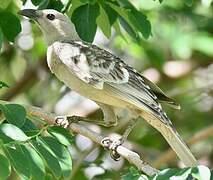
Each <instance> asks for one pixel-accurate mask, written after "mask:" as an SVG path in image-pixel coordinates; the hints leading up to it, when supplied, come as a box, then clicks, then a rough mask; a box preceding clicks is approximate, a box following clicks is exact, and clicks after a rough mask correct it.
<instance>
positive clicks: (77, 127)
mask: <svg viewBox="0 0 213 180" xmlns="http://www.w3.org/2000/svg"><path fill="white" fill-rule="evenodd" d="M9 103H11V102H6V101H2V100H0V104H9ZM23 106H24V107H25V109H26V111H27V114H28V116H33V117H38V118H40V119H43V120H44V121H45V122H46V123H48V124H50V125H54V124H56V122H55V119H56V117H57V116H56V115H55V114H54V113H48V112H45V111H44V110H42V109H41V108H38V107H33V106H26V105H23ZM69 119H70V120H72V119H71V118H69ZM80 119H82V118H81V117H80ZM75 120H76V117H74V121H75ZM68 128H69V130H71V131H73V132H75V133H77V134H81V135H83V136H85V137H87V138H89V139H91V140H92V141H93V142H95V143H97V144H99V145H101V146H103V144H102V140H103V139H104V138H105V137H104V136H102V135H101V134H98V133H96V132H94V131H92V130H90V129H88V128H87V127H85V126H84V125H82V124H79V123H71V124H69V126H68ZM116 152H117V153H118V154H119V155H120V156H122V157H123V158H125V159H126V160H128V161H129V163H131V164H133V165H135V166H136V167H137V168H138V169H139V170H140V171H143V172H144V173H146V174H147V175H149V176H151V175H154V174H156V173H157V172H158V170H157V169H155V168H153V167H151V166H150V165H149V164H147V163H146V162H145V161H143V160H142V158H141V157H140V156H139V155H138V154H137V153H136V152H134V151H131V150H129V149H127V148H126V147H124V146H122V145H120V146H118V147H117V149H116Z"/></svg>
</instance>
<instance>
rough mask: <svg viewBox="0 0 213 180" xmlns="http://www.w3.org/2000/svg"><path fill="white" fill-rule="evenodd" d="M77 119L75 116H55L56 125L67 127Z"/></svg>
mask: <svg viewBox="0 0 213 180" xmlns="http://www.w3.org/2000/svg"><path fill="white" fill-rule="evenodd" d="M78 121H79V120H78V117H77V116H57V117H56V118H55V123H56V125H58V126H62V127H63V128H68V127H69V125H70V124H71V123H73V122H78Z"/></svg>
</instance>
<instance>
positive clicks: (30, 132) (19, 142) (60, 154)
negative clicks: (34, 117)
mask: <svg viewBox="0 0 213 180" xmlns="http://www.w3.org/2000/svg"><path fill="white" fill-rule="evenodd" d="M0 109H1V110H2V113H3V114H4V116H5V120H4V121H3V122H2V123H1V124H0V140H1V141H0V144H1V146H0V151H1V153H0V159H1V161H0V167H1V172H0V179H6V178H7V177H9V176H10V173H11V167H12V168H13V169H14V170H15V172H16V173H17V175H18V176H19V177H20V178H23V179H30V178H33V179H45V177H46V173H47V172H49V173H50V174H51V176H52V177H55V178H61V177H63V178H67V177H69V176H70V173H71V170H72V160H71V157H70V154H69V151H68V149H67V147H68V145H70V142H72V136H71V135H70V133H68V132H67V131H66V130H65V129H63V128H61V127H54V126H48V125H45V126H44V127H43V128H41V129H37V128H36V126H35V124H33V123H32V122H31V119H30V118H28V117H27V116H26V112H25V109H24V107H23V106H21V105H17V104H6V105H3V104H0ZM23 162H24V163H23Z"/></svg>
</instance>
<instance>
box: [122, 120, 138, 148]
mask: <svg viewBox="0 0 213 180" xmlns="http://www.w3.org/2000/svg"><path fill="white" fill-rule="evenodd" d="M137 122H138V118H134V119H131V120H130V122H129V123H128V125H127V128H126V129H125V131H124V133H123V135H122V137H121V139H120V141H121V144H123V143H124V141H126V140H127V138H128V136H129V134H130V133H131V132H132V130H133V129H134V127H135V125H136V124H137Z"/></svg>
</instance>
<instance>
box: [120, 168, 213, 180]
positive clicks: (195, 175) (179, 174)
mask: <svg viewBox="0 0 213 180" xmlns="http://www.w3.org/2000/svg"><path fill="white" fill-rule="evenodd" d="M210 176H211V172H210V170H209V168H208V167H206V166H202V165H201V166H197V167H191V168H183V169H181V170H180V169H177V168H176V169H175V168H173V169H164V170H162V171H160V172H159V173H157V174H156V175H153V176H152V177H146V176H144V175H143V174H142V175H141V173H140V172H138V171H137V170H136V169H135V168H133V167H131V168H130V169H129V172H128V173H127V174H125V175H123V176H122V179H123V180H130V179H131V180H139V179H140V180H163V179H180V180H182V179H187V180H190V179H191V180H192V179H196V180H204V179H209V180H210Z"/></svg>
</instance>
